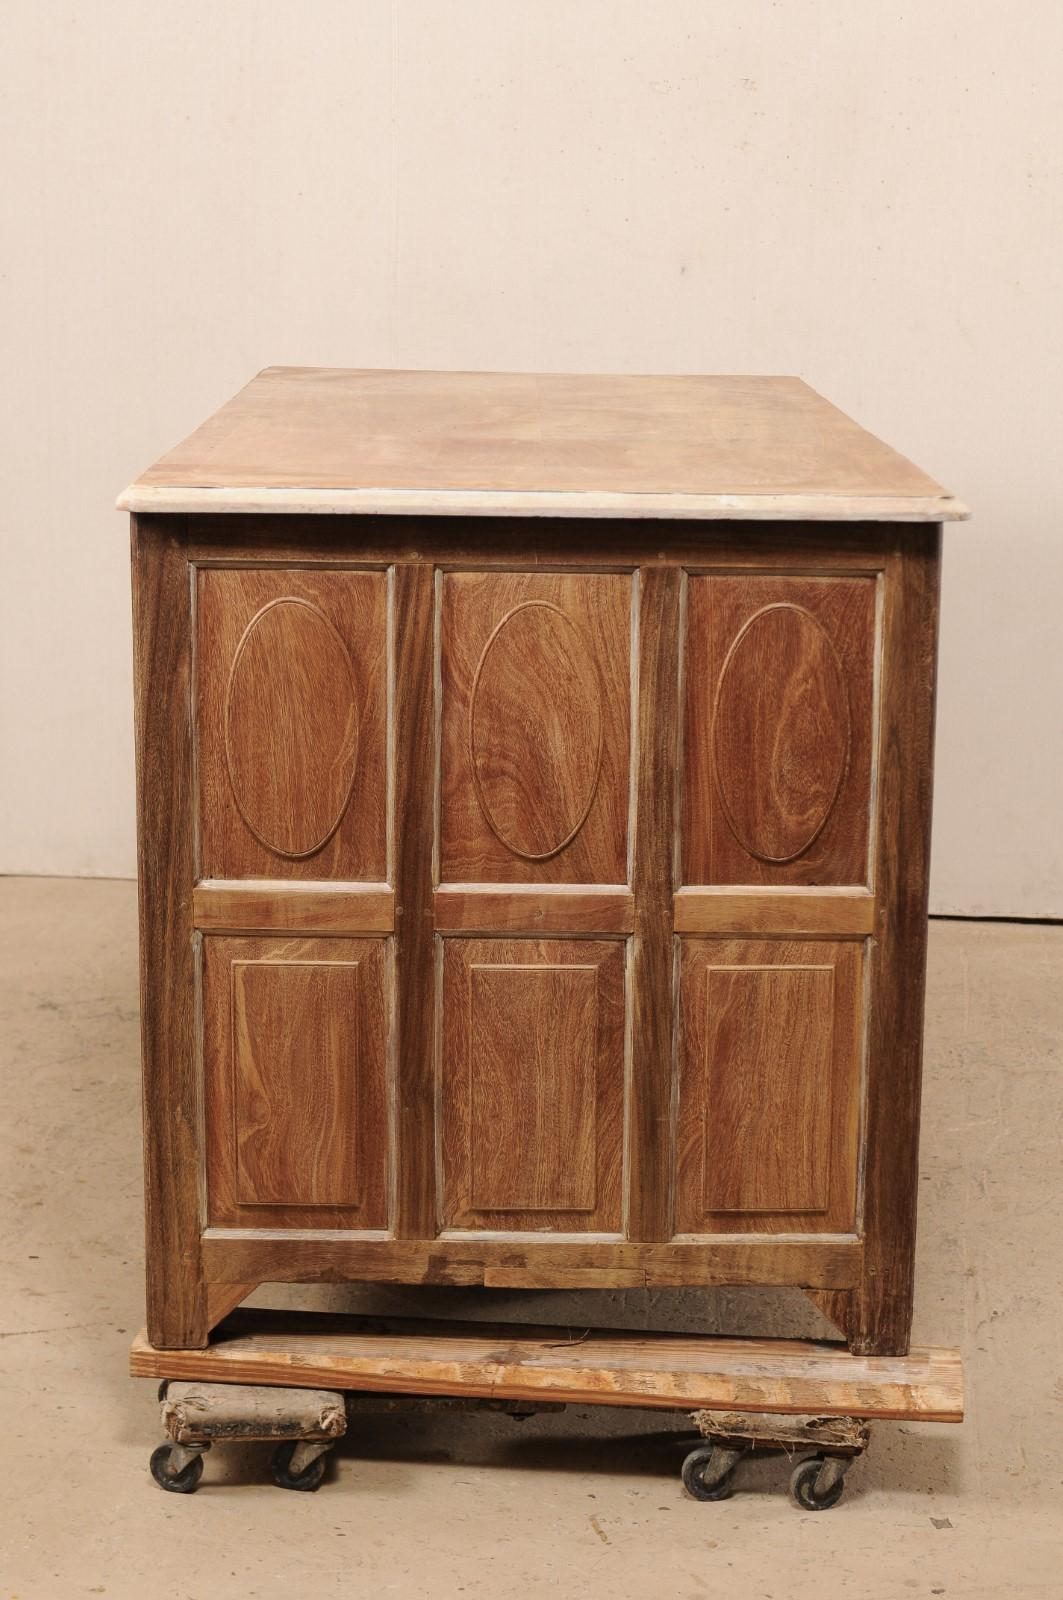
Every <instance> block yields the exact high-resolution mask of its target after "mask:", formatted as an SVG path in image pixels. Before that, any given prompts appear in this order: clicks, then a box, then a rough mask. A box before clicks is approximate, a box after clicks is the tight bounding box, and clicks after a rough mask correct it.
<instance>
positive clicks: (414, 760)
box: [393, 562, 438, 1239]
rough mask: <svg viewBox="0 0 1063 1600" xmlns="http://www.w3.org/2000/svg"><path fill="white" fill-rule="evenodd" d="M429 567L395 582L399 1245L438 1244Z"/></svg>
mask: <svg viewBox="0 0 1063 1600" xmlns="http://www.w3.org/2000/svg"><path fill="white" fill-rule="evenodd" d="M434 582H435V575H434V572H433V570H432V567H431V566H430V565H429V564H427V563H424V564H411V563H405V562H403V563H400V564H398V565H397V566H396V568H395V572H394V602H393V604H394V642H393V649H394V662H395V666H394V680H395V716H394V747H395V758H394V760H395V778H394V791H395V799H394V804H395V939H394V957H395V991H394V992H395V1102H396V1115H395V1213H394V1222H393V1226H394V1230H395V1232H396V1234H397V1235H398V1236H399V1237H400V1238H406V1239H430V1238H432V1237H433V1236H434V1234H435V1232H436V1228H437V1226H438V1217H437V1215H436V1153H435V1052H434V1026H435V1008H436V968H435V940H434V935H433V928H432V890H433V871H432V846H433V839H434V835H435V815H434V793H435V782H434V778H435V749H434V728H435V720H434V712H435V710H436V690H435V681H434V648H433V621H434V614H435V603H434V592H433V589H434Z"/></svg>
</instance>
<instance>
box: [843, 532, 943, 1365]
mask: <svg viewBox="0 0 1063 1600" xmlns="http://www.w3.org/2000/svg"><path fill="white" fill-rule="evenodd" d="M940 554H941V529H940V528H939V527H933V528H926V529H923V528H919V529H915V528H904V529H899V530H897V532H896V533H895V535H894V539H893V545H892V549H891V551H890V554H889V557H888V560H887V565H886V576H885V604H884V616H883V655H882V691H881V699H882V715H881V730H880V744H879V783H878V838H877V845H876V888H877V911H876V929H877V937H876V939H875V940H874V941H873V945H872V957H871V983H870V1006H871V1013H870V1021H869V1032H868V1062H867V1111H866V1118H865V1128H866V1131H865V1143H866V1152H865V1159H864V1194H863V1232H864V1272H863V1280H862V1284H861V1288H860V1290H859V1292H858V1293H857V1294H856V1295H855V1296H854V1304H853V1316H852V1320H851V1324H850V1333H849V1337H850V1345H851V1347H852V1349H853V1350H855V1351H858V1352H862V1353H865V1354H869V1355H903V1354H904V1353H905V1352H906V1351H907V1349H908V1341H909V1336H910V1332H911V1320H912V1276H913V1266H914V1256H915V1222H916V1195H917V1189H918V1182H919V1101H920V1090H921V1083H922V1057H923V1000H924V994H925V988H926V940H927V900H928V894H929V882H930V817H931V802H932V798H933V760H934V702H935V691H936V670H937V629H938V586H939V576H940Z"/></svg>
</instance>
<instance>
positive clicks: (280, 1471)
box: [270, 1439, 326, 1494]
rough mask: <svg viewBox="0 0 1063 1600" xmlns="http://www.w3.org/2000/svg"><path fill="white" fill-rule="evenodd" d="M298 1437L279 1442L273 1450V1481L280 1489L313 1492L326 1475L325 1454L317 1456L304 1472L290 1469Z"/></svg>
mask: <svg viewBox="0 0 1063 1600" xmlns="http://www.w3.org/2000/svg"><path fill="white" fill-rule="evenodd" d="M298 1443H299V1441H298V1439H288V1440H286V1441H285V1443H284V1444H279V1445H278V1446H277V1448H276V1450H274V1452H273V1460H272V1461H271V1462H270V1470H271V1471H272V1473H273V1481H274V1483H275V1484H276V1485H277V1488H278V1489H302V1490H303V1491H304V1493H307V1494H312V1493H313V1491H314V1490H315V1489H316V1488H317V1487H318V1485H319V1484H320V1482H321V1480H322V1478H323V1477H324V1476H325V1459H326V1458H325V1455H320V1456H315V1458H314V1460H313V1461H311V1463H310V1465H309V1466H308V1467H307V1468H306V1469H305V1470H304V1471H303V1472H292V1471H290V1470H289V1469H290V1467H291V1460H292V1456H293V1455H294V1454H295V1447H296V1445H297V1444H298Z"/></svg>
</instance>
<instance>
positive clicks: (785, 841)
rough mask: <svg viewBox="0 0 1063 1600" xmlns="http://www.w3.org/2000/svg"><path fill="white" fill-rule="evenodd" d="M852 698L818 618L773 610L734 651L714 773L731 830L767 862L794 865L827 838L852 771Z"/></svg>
mask: <svg viewBox="0 0 1063 1600" xmlns="http://www.w3.org/2000/svg"><path fill="white" fill-rule="evenodd" d="M850 734H851V729H850V720H849V697H848V694H847V692H846V687H845V678H844V674H843V672H842V664H841V662H840V660H839V658H838V652H837V650H836V649H835V647H834V645H833V643H832V642H831V640H830V639H829V637H828V636H827V634H826V633H825V632H824V630H823V628H822V626H821V625H820V623H819V622H817V620H816V618H815V617H814V616H812V614H811V613H810V612H808V611H805V610H804V609H803V607H800V606H795V605H786V604H781V605H774V606H766V607H765V609H764V610H763V611H758V612H757V614H756V616H754V617H751V618H750V620H749V621H748V622H747V623H746V625H745V627H744V628H743V629H742V631H741V633H740V634H739V635H738V637H737V639H735V641H734V643H733V644H732V646H731V648H730V650H729V651H728V653H727V658H726V660H725V661H724V664H723V670H722V672H721V673H720V681H719V685H718V686H717V690H716V704H715V709H714V714H713V768H714V773H715V778H716V786H717V789H718V791H719V795H720V800H721V803H722V805H723V810H724V814H725V816H726V818H727V822H728V825H729V827H730V829H731V832H732V833H733V834H734V836H735V838H736V839H737V840H738V842H739V844H740V845H741V846H742V848H743V849H744V850H748V852H749V853H750V855H752V856H756V857H757V858H758V860H760V861H776V862H784V861H794V860H796V859H797V857H798V856H800V855H803V854H804V853H805V851H806V850H807V849H808V848H809V846H810V845H811V844H813V843H814V842H815V840H816V839H817V838H818V836H819V834H820V833H821V832H822V830H823V827H824V824H825V823H826V821H827V818H828V817H829V816H830V814H831V811H832V810H833V808H834V803H835V801H836V800H837V798H838V791H839V790H840V788H841V785H842V780H843V778H844V777H845V770H846V767H847V766H848V762H849V743H850Z"/></svg>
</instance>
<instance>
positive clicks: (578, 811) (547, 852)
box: [469, 600, 602, 861]
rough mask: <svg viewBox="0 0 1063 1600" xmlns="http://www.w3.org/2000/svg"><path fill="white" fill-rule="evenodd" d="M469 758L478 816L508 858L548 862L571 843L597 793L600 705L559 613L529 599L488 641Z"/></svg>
mask: <svg viewBox="0 0 1063 1600" xmlns="http://www.w3.org/2000/svg"><path fill="white" fill-rule="evenodd" d="M469 755H470V759H471V762H472V773H473V781H474V783H475V785H476V795H477V799H478V800H479V802H480V808H481V810H482V811H483V814H484V817H485V818H486V820H487V823H488V825H489V827H490V828H491V831H492V832H493V833H494V834H495V836H496V838H498V839H499V840H500V841H501V842H502V844H504V845H505V846H506V849H507V850H511V851H512V852H513V854H514V855H518V856H523V858H524V859H525V860H526V861H545V860H547V859H548V857H550V856H555V855H557V853H558V851H559V850H563V849H564V848H565V846H566V845H567V844H570V843H571V841H572V840H573V839H574V838H575V837H576V835H577V833H578V832H579V830H580V829H581V828H582V826H583V824H584V822H585V821H586V820H587V813H588V812H589V811H590V808H591V803H592V802H593V800H594V795H595V791H596V789H597V787H598V774H599V770H600V768H601V759H602V697H601V685H600V682H599V677H598V670H597V667H596V666H595V663H594V660H593V658H592V656H591V653H590V651H589V650H588V648H587V645H586V643H585V642H584V639H583V636H582V634H581V633H580V631H579V629H578V628H577V627H576V625H575V623H574V622H573V621H572V620H571V619H570V618H569V617H567V616H566V615H565V613H564V612H563V611H562V610H560V609H559V607H557V606H555V605H552V604H550V603H549V602H548V601H545V600H528V601H525V602H524V604H523V605H519V606H515V607H514V608H513V610H512V611H510V612H509V613H508V615H506V616H505V617H503V618H502V621H501V622H500V623H499V624H498V626H497V627H496V628H495V630H494V632H493V633H492V635H491V637H490V638H489V639H488V641H487V643H486V645H485V646H484V650H483V654H482V655H481V657H480V663H479V666H478V667H477V669H476V677H475V680H474V682H473V688H472V698H471V701H470V705H469Z"/></svg>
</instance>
